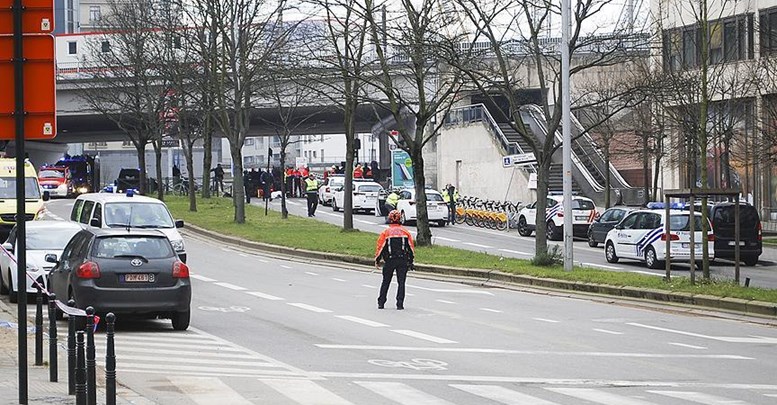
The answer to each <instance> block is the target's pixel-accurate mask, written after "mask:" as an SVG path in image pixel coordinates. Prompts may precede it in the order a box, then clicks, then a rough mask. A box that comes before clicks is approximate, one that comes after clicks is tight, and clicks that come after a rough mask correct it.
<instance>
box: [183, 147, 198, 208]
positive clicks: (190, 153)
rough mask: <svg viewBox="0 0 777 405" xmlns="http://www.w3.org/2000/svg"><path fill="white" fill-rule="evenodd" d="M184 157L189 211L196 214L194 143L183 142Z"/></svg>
mask: <svg viewBox="0 0 777 405" xmlns="http://www.w3.org/2000/svg"><path fill="white" fill-rule="evenodd" d="M184 145H185V146H184V157H185V158H186V171H187V172H188V173H187V176H186V177H187V180H188V181H189V188H188V195H189V211H191V212H197V194H196V193H197V191H196V190H195V189H194V141H191V142H188V141H187V142H184Z"/></svg>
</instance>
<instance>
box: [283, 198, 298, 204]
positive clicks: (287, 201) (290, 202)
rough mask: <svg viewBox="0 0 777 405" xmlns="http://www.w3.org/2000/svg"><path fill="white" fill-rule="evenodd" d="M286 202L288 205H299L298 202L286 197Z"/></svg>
mask: <svg viewBox="0 0 777 405" xmlns="http://www.w3.org/2000/svg"><path fill="white" fill-rule="evenodd" d="M286 204H290V205H300V203H298V202H294V201H291V200H289V199H286Z"/></svg>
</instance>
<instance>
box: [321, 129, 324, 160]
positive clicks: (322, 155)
mask: <svg viewBox="0 0 777 405" xmlns="http://www.w3.org/2000/svg"><path fill="white" fill-rule="evenodd" d="M321 136H323V135H321ZM321 163H324V150H323V149H321Z"/></svg>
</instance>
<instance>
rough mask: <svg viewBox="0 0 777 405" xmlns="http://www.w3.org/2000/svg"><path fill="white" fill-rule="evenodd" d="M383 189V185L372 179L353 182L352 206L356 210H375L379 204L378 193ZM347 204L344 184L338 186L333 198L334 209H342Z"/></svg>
mask: <svg viewBox="0 0 777 405" xmlns="http://www.w3.org/2000/svg"><path fill="white" fill-rule="evenodd" d="M381 191H383V187H382V186H381V185H380V184H378V183H375V182H372V181H356V182H354V183H353V198H352V199H351V206H352V207H353V210H354V211H365V212H366V211H373V212H374V210H375V207H376V206H377V205H378V195H379V194H380V192H381ZM344 204H345V190H344V188H343V187H342V186H340V187H338V188H337V190H335V192H334V197H333V198H332V210H334V211H340V208H342V207H343V205H344Z"/></svg>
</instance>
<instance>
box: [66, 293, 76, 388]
mask: <svg viewBox="0 0 777 405" xmlns="http://www.w3.org/2000/svg"><path fill="white" fill-rule="evenodd" d="M67 306H69V307H71V308H72V307H75V306H76V302H75V301H73V300H70V301H68V302H67ZM67 394H68V395H75V394H76V318H75V317H74V316H68V317H67Z"/></svg>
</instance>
